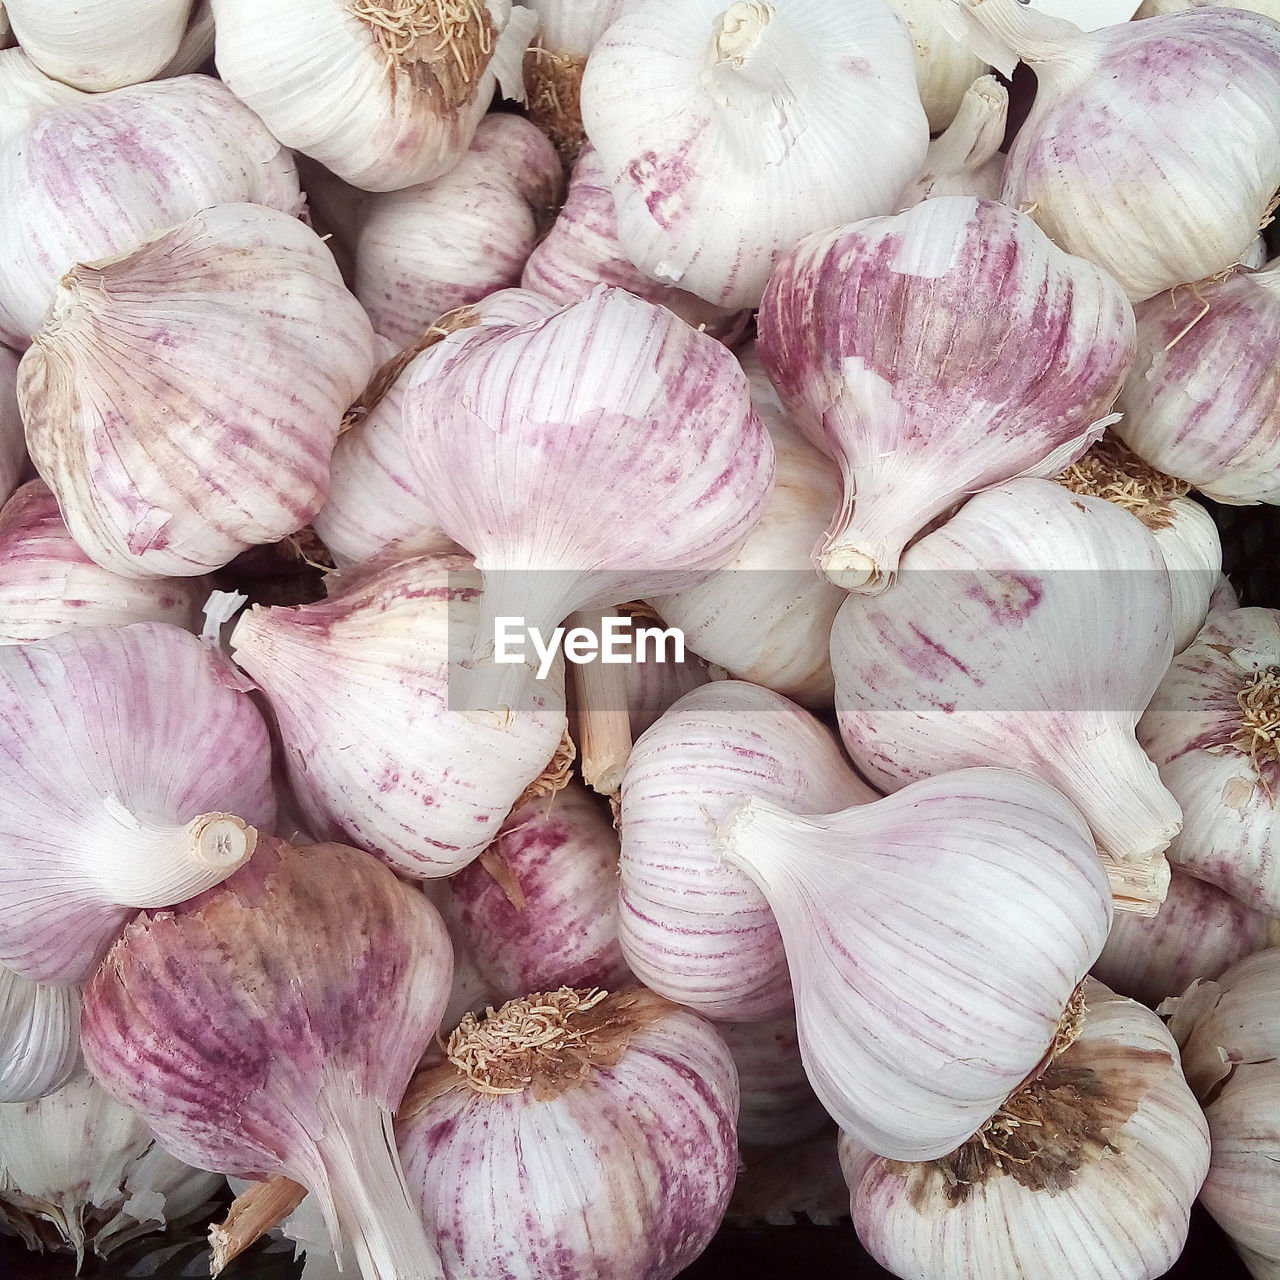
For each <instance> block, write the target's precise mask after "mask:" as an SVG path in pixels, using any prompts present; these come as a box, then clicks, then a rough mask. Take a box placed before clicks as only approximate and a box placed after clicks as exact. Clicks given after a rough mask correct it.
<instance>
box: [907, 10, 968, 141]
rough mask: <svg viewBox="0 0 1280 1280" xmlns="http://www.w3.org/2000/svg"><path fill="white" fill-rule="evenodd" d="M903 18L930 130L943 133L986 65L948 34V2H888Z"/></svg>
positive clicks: (965, 45) (962, 43)
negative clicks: (909, 37) (913, 46)
mask: <svg viewBox="0 0 1280 1280" xmlns="http://www.w3.org/2000/svg"><path fill="white" fill-rule="evenodd" d="M889 3H890V4H891V5H892V6H893V7H894V8H895V9H896V10H897V11H898V12H899V13H900V14H901V15H902V16H903V18H904V19H905V21H906V24H907V29H908V30H909V31H910V32H911V40H912V43H913V44H914V45H915V53H916V81H917V83H918V84H919V86H920V101H921V102H922V103H923V104H924V109H925V114H926V115H927V116H928V117H929V128H930V130H931V131H932V132H933V133H940V132H942V130H944V129H946V128H947V127H948V126H949V125H950V124H951V122H952V121H953V120H954V119H955V117H956V114H957V112H958V111H959V110H960V109H961V101H962V99H963V98H964V95H965V90H967V89H968V88H969V86H970V85H971V84H972V83H973V82H974V81H975V80H976V79H977V78H978V77H979V76H980V75H982V73H983V72H984V71H986V70H987V64H986V63H985V62H983V61H982V59H981V58H979V57H978V56H977V54H975V53H974V52H973V51H972V50H971V49H970V48H969V46H968V45H967V44H966V43H965V42H964V41H962V40H958V39H956V37H955V36H954V35H953V34H952V33H951V32H950V30H948V28H947V24H946V20H945V14H946V8H947V0H889Z"/></svg>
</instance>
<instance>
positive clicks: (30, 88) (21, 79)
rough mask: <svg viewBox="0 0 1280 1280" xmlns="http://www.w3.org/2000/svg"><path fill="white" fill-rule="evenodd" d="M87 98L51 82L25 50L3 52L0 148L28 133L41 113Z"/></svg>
mask: <svg viewBox="0 0 1280 1280" xmlns="http://www.w3.org/2000/svg"><path fill="white" fill-rule="evenodd" d="M2 13H3V10H2V9H0V14H2ZM0 21H3V19H2V18H0ZM2 43H3V41H0V44H2ZM84 97H85V95H84V94H82V93H81V92H80V90H79V89H73V88H72V87H71V86H70V85H68V84H63V83H62V82H61V81H58V80H50V79H49V77H48V76H47V75H45V74H44V72H43V71H41V70H40V68H39V67H37V66H36V64H35V63H34V62H32V61H31V59H30V58H28V57H27V55H26V54H25V53H23V52H22V50H21V49H4V50H0V146H3V145H4V144H6V143H8V142H9V141H10V139H12V138H16V137H19V136H20V135H21V134H23V133H25V132H26V130H27V128H28V127H29V126H30V124H31V122H32V121H33V120H34V119H35V118H36V116H38V115H39V114H40V113H41V112H43V111H47V110H49V109H50V108H51V107H60V106H64V105H65V104H67V103H69V102H78V101H80V100H81V99H82V98H84Z"/></svg>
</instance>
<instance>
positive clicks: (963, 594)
mask: <svg viewBox="0 0 1280 1280" xmlns="http://www.w3.org/2000/svg"><path fill="white" fill-rule="evenodd" d="M1172 655H1173V628H1172V607H1171V596H1170V588H1169V575H1168V571H1167V570H1166V569H1165V565H1164V560H1163V559H1162V557H1161V554H1160V549H1159V547H1158V546H1157V545H1156V542H1155V539H1154V538H1153V537H1152V535H1151V534H1150V533H1149V532H1148V531H1147V530H1146V529H1145V528H1144V527H1143V526H1142V524H1141V523H1140V522H1139V521H1137V520H1135V519H1133V517H1132V516H1130V515H1129V514H1128V513H1127V512H1125V511H1121V510H1119V509H1118V508H1117V507H1115V506H1114V505H1113V504H1111V503H1110V502H1105V501H1103V500H1101V499H1099V498H1088V497H1081V496H1078V495H1076V494H1074V493H1071V492H1070V491H1069V490H1067V489H1065V488H1064V487H1063V486H1062V485H1059V484H1054V483H1052V482H1051V481H1048V480H1012V481H1010V482H1009V483H1008V484H1004V485H1001V486H1000V487H998V488H995V489H990V490H988V491H987V492H985V493H981V494H978V495H977V496H976V497H974V498H972V499H970V501H969V502H968V503H967V504H966V505H965V506H964V507H962V508H961V510H960V512H959V514H957V515H956V516H953V517H952V519H951V520H949V521H948V522H947V523H946V524H945V525H943V526H942V527H941V528H940V529H936V530H935V531H934V532H933V533H930V534H928V535H927V536H926V537H924V538H922V539H921V540H920V541H919V542H917V543H916V544H915V545H914V546H912V547H911V548H910V549H909V550H908V551H907V553H906V555H905V556H904V557H903V560H902V573H901V576H900V578H899V581H898V584H897V586H896V587H894V589H893V590H892V591H887V592H885V593H884V594H883V595H879V596H860V595H852V596H850V597H849V599H848V600H847V601H846V602H845V604H844V606H843V607H842V608H841V610H840V612H839V613H838V614H837V615H836V621H835V625H834V627H833V628H832V632H831V665H832V669H833V670H834V672H835V677H836V711H837V713H838V715H839V718H840V733H841V736H842V737H843V738H844V744H845V746H846V747H847V748H848V750H849V754H850V756H851V757H852V759H853V762H854V764H855V765H857V767H858V768H859V769H860V770H861V771H862V773H863V774H864V776H866V777H867V778H868V779H870V781H871V782H872V784H873V785H875V786H877V787H880V788H881V789H882V790H893V789H896V788H897V787H901V786H903V785H904V784H905V783H908V782H914V781H918V780H920V779H923V778H928V777H931V776H933V775H934V774H942V773H946V772H947V771H948V770H951V769H960V768H965V767H967V766H970V765H1001V766H1010V767H1013V768H1018V769H1025V770H1026V771H1027V772H1029V773H1033V774H1036V775H1038V776H1039V777H1042V778H1045V779H1047V780H1048V781H1050V782H1052V783H1053V785H1054V786H1056V787H1057V788H1058V789H1059V790H1061V791H1062V792H1063V794H1065V795H1066V796H1068V797H1069V798H1070V799H1071V800H1072V801H1073V802H1074V803H1075V805H1076V806H1077V808H1079V810H1080V812H1081V813H1083V814H1084V816H1085V817H1086V819H1088V822H1089V825H1090V827H1091V828H1092V830H1093V835H1094V839H1095V840H1096V841H1097V844H1098V850H1099V852H1100V853H1102V854H1103V855H1104V858H1105V861H1106V865H1107V869H1108V872H1109V873H1110V875H1111V876H1112V880H1113V886H1114V889H1115V893H1116V898H1117V903H1118V904H1119V905H1122V906H1124V907H1127V908H1129V909H1131V910H1141V911H1145V912H1146V913H1147V914H1154V912H1155V907H1156V904H1158V903H1159V902H1160V901H1161V900H1162V899H1163V897H1164V893H1165V889H1166V887H1167V885H1168V879H1169V873H1168V864H1167V863H1166V862H1165V859H1164V850H1165V849H1166V848H1167V847H1168V845H1169V842H1170V840H1172V839H1173V837H1174V836H1175V835H1177V833H1178V830H1179V827H1180V825H1181V821H1182V817H1181V813H1180V811H1179V808H1178V804H1177V801H1176V800H1175V799H1174V797H1173V796H1172V795H1170V794H1169V792H1168V791H1167V790H1166V789H1165V787H1164V786H1163V785H1162V784H1161V781H1160V777H1159V775H1158V774H1157V772H1156V767H1155V765H1154V764H1152V762H1151V761H1150V760H1149V759H1148V758H1147V756H1146V754H1145V753H1144V752H1143V750H1142V748H1141V747H1140V746H1139V745H1138V741H1137V739H1136V737H1135V736H1134V731H1135V727H1136V725H1137V722H1138V717H1139V716H1140V715H1141V714H1142V712H1143V710H1144V709H1145V707H1146V705H1147V703H1148V702H1149V701H1150V700H1151V695H1152V694H1153V693H1154V692H1155V689H1156V686H1157V684H1159V682H1160V678H1161V676H1162V675H1163V674H1164V672H1165V670H1166V668H1167V667H1168V665H1169V661H1170V658H1171V657H1172Z"/></svg>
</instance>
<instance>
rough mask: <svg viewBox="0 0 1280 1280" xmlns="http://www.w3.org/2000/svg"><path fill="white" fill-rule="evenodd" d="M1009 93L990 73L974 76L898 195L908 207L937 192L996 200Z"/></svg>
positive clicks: (932, 0) (1001, 176)
mask: <svg viewBox="0 0 1280 1280" xmlns="http://www.w3.org/2000/svg"><path fill="white" fill-rule="evenodd" d="M929 3H937V0H929ZM1008 115H1009V91H1008V89H1006V88H1005V87H1004V85H1003V84H1001V83H1000V81H999V80H997V79H996V78H995V76H982V77H981V78H980V79H978V80H975V81H974V82H973V84H972V85H970V86H969V88H968V90H967V91H966V92H965V95H964V97H963V98H962V99H961V100H960V106H959V110H958V111H957V112H956V115H955V119H954V120H953V121H952V122H951V123H950V124H949V125H948V126H947V129H946V132H945V133H941V134H939V135H938V137H936V138H934V139H933V141H932V142H930V143H929V150H928V151H927V152H926V153H925V158H924V169H923V170H922V171H921V173H920V175H919V177H917V178H916V180H915V181H914V182H913V183H912V184H911V185H910V186H909V187H907V189H906V190H905V191H904V192H903V193H902V195H901V196H899V197H898V205H899V207H901V208H903V209H909V208H910V207H911V206H912V205H915V204H919V203H920V201H922V200H928V199H931V198H935V199H936V198H937V197H938V196H977V197H978V198H979V199H981V200H999V199H1000V189H1001V187H1002V186H1003V184H1004V156H1002V155H1001V154H1000V144H1001V143H1002V142H1003V141H1004V134H1005V127H1006V124H1007V122H1008V119H1007V118H1008Z"/></svg>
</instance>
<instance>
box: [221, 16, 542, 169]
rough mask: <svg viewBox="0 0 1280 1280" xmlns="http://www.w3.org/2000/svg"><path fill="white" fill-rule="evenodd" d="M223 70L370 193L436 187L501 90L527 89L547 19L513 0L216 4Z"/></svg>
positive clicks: (275, 127) (276, 128) (290, 134)
mask: <svg viewBox="0 0 1280 1280" xmlns="http://www.w3.org/2000/svg"><path fill="white" fill-rule="evenodd" d="M213 16H214V20H215V23H216V27H217V62H218V72H219V74H220V75H221V76H222V78H223V79H224V80H225V81H226V82H227V86H228V87H229V88H230V89H231V91H232V92H233V93H234V94H235V95H236V97H238V98H240V99H241V101H243V102H245V103H246V104H247V105H248V106H249V107H251V108H252V109H253V110H254V111H256V112H257V113H258V114H259V115H260V116H261V117H262V119H263V120H264V121H265V123H266V125H267V127H268V128H269V129H270V130H271V132H272V133H273V134H274V135H275V136H276V137H277V138H279V139H280V141H281V142H282V143H284V145H285V146H287V147H292V148H293V149H294V150H295V151H301V152H303V153H304V154H305V155H308V156H311V157H313V158H314V159H316V160H319V161H320V163H321V164H323V165H325V166H326V167H327V168H329V169H331V170H332V171H333V172H334V173H336V174H337V175H338V176H339V177H340V178H343V179H345V180H346V181H347V182H350V183H351V184H352V185H353V186H357V187H363V188H364V189H365V190H367V191H398V190H400V189H401V188H403V187H410V186H413V185H414V184H415V183H419V182H430V181H431V180H432V179H433V178H438V177H439V176H440V175H441V174H442V173H446V172H447V171H448V170H449V169H451V168H452V167H453V166H454V165H455V164H456V163H457V162H458V160H459V158H460V157H461V156H462V154H463V152H465V151H466V149H467V146H468V145H469V143H470V142H471V138H472V135H473V134H474V133H475V130H476V126H477V125H478V124H479V123H480V120H481V118H482V117H483V116H484V113H485V112H486V111H487V110H488V108H489V103H490V100H491V99H492V98H493V92H494V88H495V86H496V85H497V84H498V83H499V82H501V84H502V87H503V92H504V93H506V94H508V95H509V96H512V97H519V96H521V93H522V89H523V86H522V82H521V79H520V65H521V59H522V57H523V55H524V50H525V47H526V46H527V45H528V43H529V37H530V36H531V35H532V34H533V28H534V26H535V25H536V19H535V17H534V15H533V14H532V13H530V12H529V10H527V9H522V8H520V7H519V6H516V7H514V8H513V7H512V4H511V0H462V3H460V4H453V5H445V4H442V3H438V2H437V0H414V2H413V3H411V4H409V5H403V4H388V3H383V2H382V0H357V3H354V4H346V3H343V0H281V3H278V4H275V5H273V6H271V8H270V9H264V8H263V7H262V5H261V4H260V3H259V0H213Z"/></svg>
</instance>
